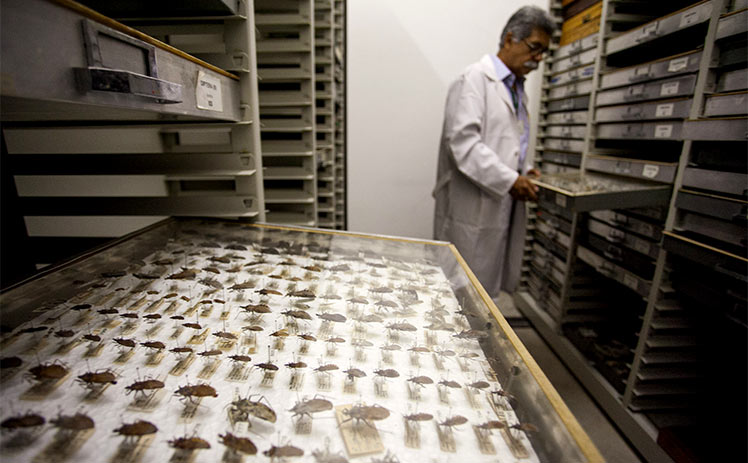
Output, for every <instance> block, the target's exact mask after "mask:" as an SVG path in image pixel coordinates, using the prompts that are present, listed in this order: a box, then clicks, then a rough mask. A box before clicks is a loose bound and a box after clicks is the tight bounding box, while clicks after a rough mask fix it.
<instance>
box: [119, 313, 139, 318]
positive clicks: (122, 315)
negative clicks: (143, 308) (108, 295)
mask: <svg viewBox="0 0 748 463" xmlns="http://www.w3.org/2000/svg"><path fill="white" fill-rule="evenodd" d="M119 316H120V317H122V318H139V317H138V314H136V313H123V314H120V315H119Z"/></svg>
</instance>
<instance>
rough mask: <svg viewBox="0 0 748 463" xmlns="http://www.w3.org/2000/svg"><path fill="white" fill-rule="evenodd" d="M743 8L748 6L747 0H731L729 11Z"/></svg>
mask: <svg viewBox="0 0 748 463" xmlns="http://www.w3.org/2000/svg"><path fill="white" fill-rule="evenodd" d="M743 8H748V0H731V2H730V12H733V11H739V10H742V9H743Z"/></svg>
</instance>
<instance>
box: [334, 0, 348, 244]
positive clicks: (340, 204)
mask: <svg viewBox="0 0 748 463" xmlns="http://www.w3.org/2000/svg"><path fill="white" fill-rule="evenodd" d="M332 3H333V6H334V12H333V13H334V14H333V77H334V81H335V84H334V92H335V93H334V96H335V99H334V101H333V111H334V112H333V119H334V124H335V135H334V140H335V151H334V170H335V185H334V191H335V229H337V230H347V229H348V216H347V212H346V211H347V209H346V198H347V193H346V192H347V190H346V188H347V172H348V171H347V169H346V135H345V127H346V123H345V121H346V109H345V108H346V90H345V89H346V83H345V78H346V71H345V69H346V63H345V60H346V35H345V34H346V32H345V31H346V20H345V18H346V11H345V8H346V2H345V0H332Z"/></svg>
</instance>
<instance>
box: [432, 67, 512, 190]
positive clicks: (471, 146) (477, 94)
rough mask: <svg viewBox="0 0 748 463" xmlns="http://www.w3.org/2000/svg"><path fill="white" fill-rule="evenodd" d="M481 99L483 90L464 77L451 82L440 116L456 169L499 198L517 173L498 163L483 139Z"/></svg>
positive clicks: (482, 106)
mask: <svg viewBox="0 0 748 463" xmlns="http://www.w3.org/2000/svg"><path fill="white" fill-rule="evenodd" d="M485 101H486V99H485V97H484V95H483V92H481V91H480V90H479V89H477V88H476V86H475V85H474V84H473V83H472V82H471V80H470V79H469V78H468V77H466V76H462V77H461V78H460V79H459V80H457V81H456V82H455V83H454V84H453V85H452V88H450V91H449V95H448V97H447V108H446V111H445V119H444V124H445V126H444V133H445V137H446V140H445V142H446V143H447V144H448V146H449V151H450V153H451V155H452V157H453V159H454V162H455V164H456V166H457V169H459V170H460V172H462V173H463V174H464V175H465V176H466V177H467V178H468V179H470V180H471V181H472V182H473V183H475V184H476V185H477V186H478V187H480V188H481V190H483V191H485V192H487V193H489V194H490V195H492V196H494V197H499V198H500V197H502V196H505V195H506V194H507V193H509V190H510V189H511V188H512V185H514V182H515V181H516V180H517V177H518V176H519V173H518V172H517V171H516V170H514V169H512V168H510V167H509V166H507V165H506V164H504V163H503V162H501V159H500V157H499V155H498V154H497V153H496V152H495V151H494V150H493V149H491V148H490V147H489V146H488V145H486V144H485V143H484V141H483V138H482V136H481V130H482V124H483V123H484V120H485V117H484V114H485V111H486V108H485V104H486V103H485Z"/></svg>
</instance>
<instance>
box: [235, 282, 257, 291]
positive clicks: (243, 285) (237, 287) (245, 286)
mask: <svg viewBox="0 0 748 463" xmlns="http://www.w3.org/2000/svg"><path fill="white" fill-rule="evenodd" d="M254 287H255V284H254V282H252V281H245V282H244V283H237V284H235V285H234V286H231V287H230V288H229V289H233V290H235V291H236V290H240V289H252V288H254Z"/></svg>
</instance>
